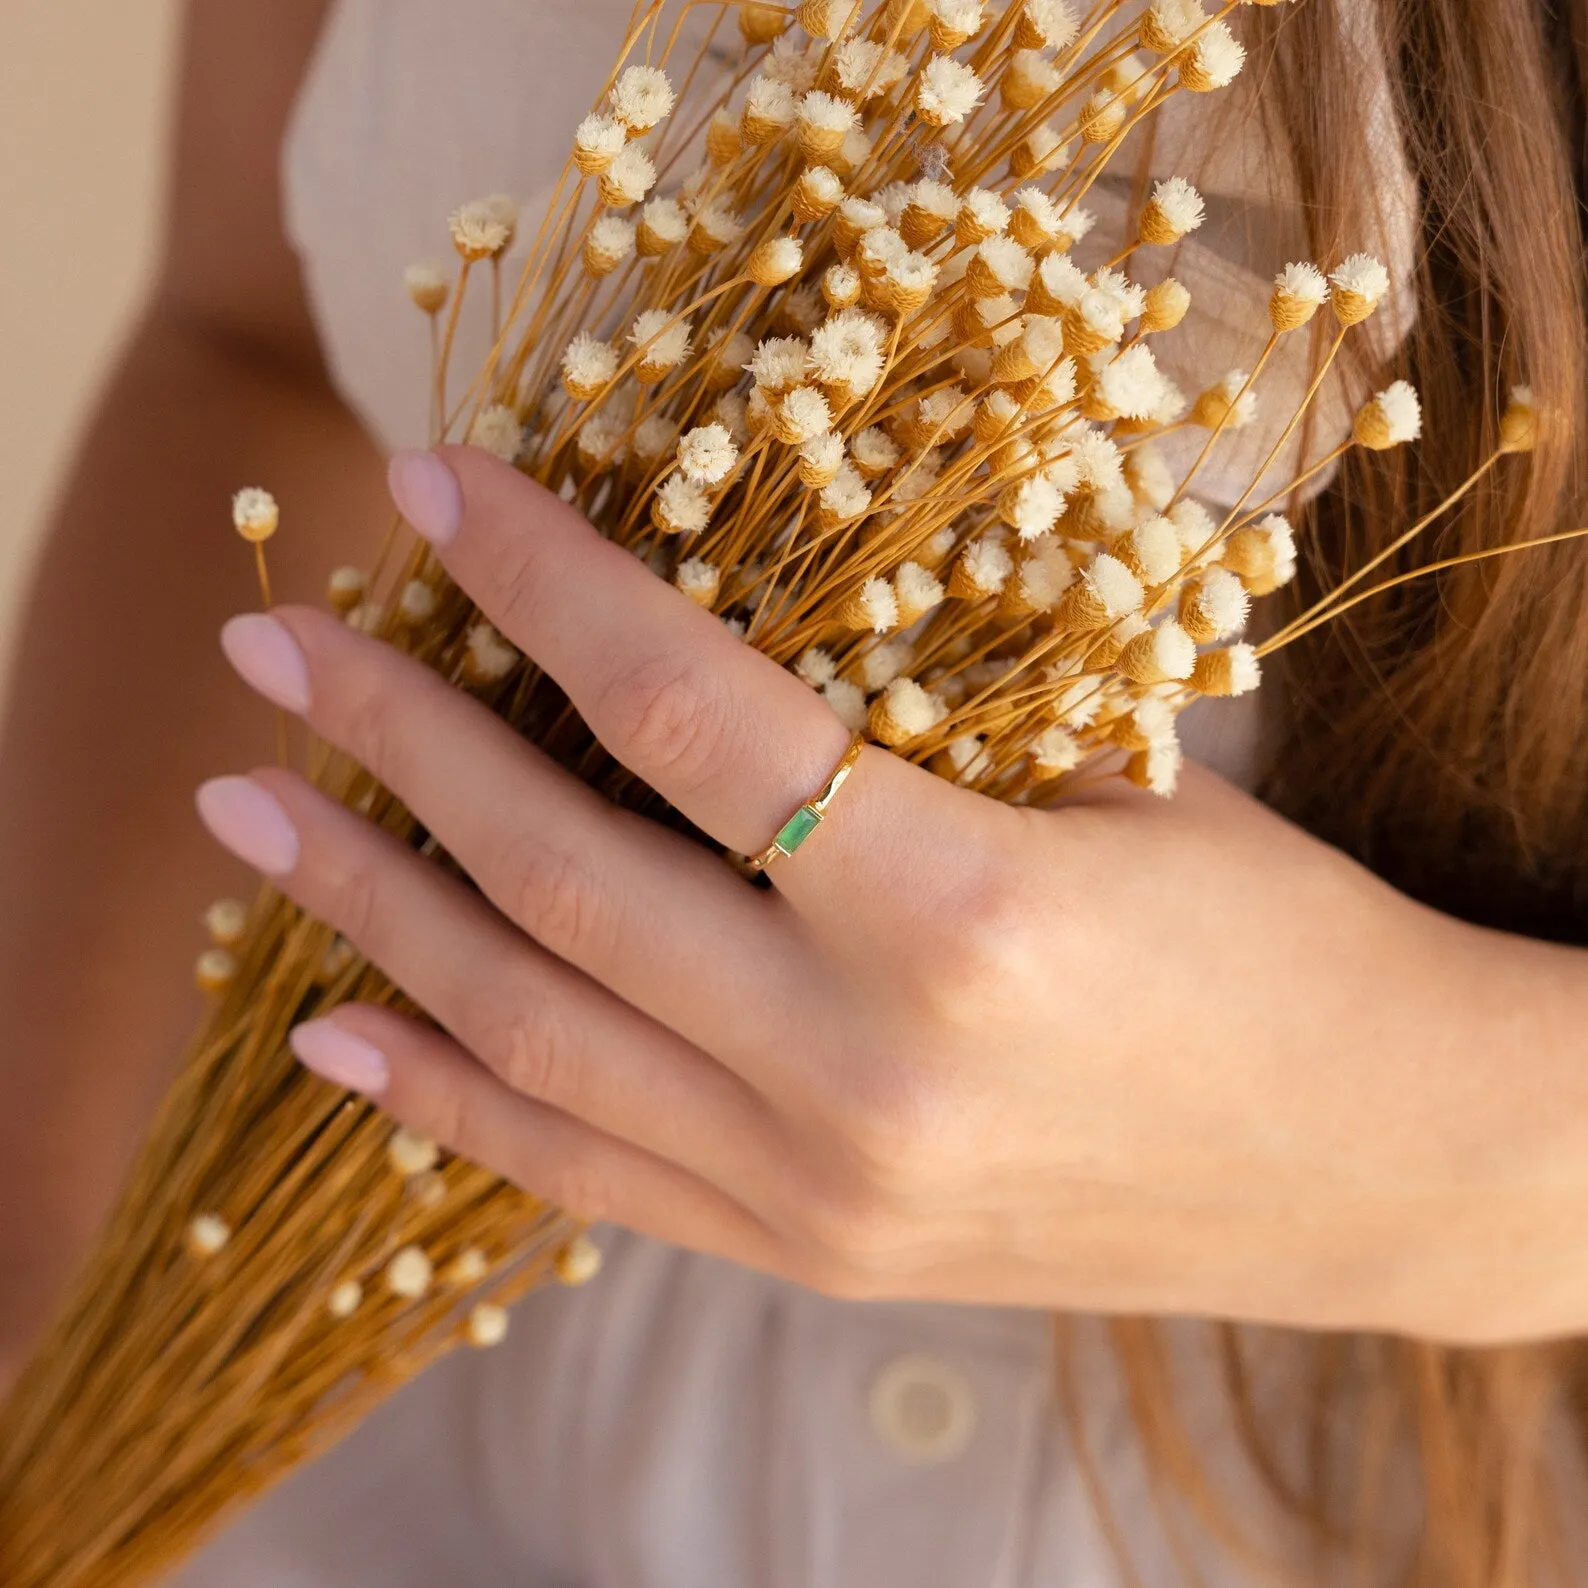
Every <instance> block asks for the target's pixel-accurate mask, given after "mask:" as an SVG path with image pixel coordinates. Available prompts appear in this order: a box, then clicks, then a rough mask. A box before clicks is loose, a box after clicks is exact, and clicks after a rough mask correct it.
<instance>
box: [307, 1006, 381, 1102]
mask: <svg viewBox="0 0 1588 1588" xmlns="http://www.w3.org/2000/svg"><path fill="white" fill-rule="evenodd" d="M287 1041H288V1042H289V1043H290V1044H291V1046H292V1051H293V1052H294V1053H295V1054H297V1056H298V1060H299V1062H300V1063H301V1064H303V1065H304V1066H305V1067H306V1068H308V1069H311V1070H313V1071H314V1073H315V1074H316V1075H322V1076H324V1077H325V1079H326V1080H328V1081H329V1082H330V1083H331V1084H332V1085H333V1086H345V1087H346V1088H347V1089H348V1091H350V1092H364V1093H366V1094H369V1093H375V1092H381V1091H384V1090H385V1087H386V1082H387V1079H388V1078H389V1076H390V1074H391V1070H390V1067H389V1066H388V1065H387V1063H386V1055H385V1054H384V1053H382V1052H381V1051H380V1049H379V1048H376V1047H371V1046H370V1044H369V1043H367V1042H366V1041H365V1040H364V1039H363V1038H362V1037H355V1036H354V1035H353V1033H352V1032H351V1031H344V1030H343V1029H342V1028H341V1027H340V1026H339V1025H336V1024H335V1023H334V1022H332V1021H330V1020H310V1021H308V1022H307V1023H306V1024H304V1025H301V1026H294V1027H293V1028H292V1030H291V1031H290V1032H288V1033H287Z"/></svg>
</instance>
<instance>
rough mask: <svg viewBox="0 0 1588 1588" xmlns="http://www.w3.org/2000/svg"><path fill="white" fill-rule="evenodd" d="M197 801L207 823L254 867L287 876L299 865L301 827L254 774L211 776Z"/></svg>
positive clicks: (205, 823)
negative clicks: (261, 786)
mask: <svg viewBox="0 0 1588 1588" xmlns="http://www.w3.org/2000/svg"><path fill="white" fill-rule="evenodd" d="M196 803H197V805H198V813H199V818H200V820H202V821H203V823H204V825H205V826H206V827H207V828H209V830H210V831H211V832H212V833H213V834H214V835H215V836H216V838H217V839H219V840H220V842H221V843H223V844H224V845H225V846H226V847H227V848H228V849H229V850H231V852H232V853H233V854H234V855H236V856H237V858H238V859H239V860H246V861H247V862H248V864H249V865H251V866H252V867H253V868H254V870H256V871H262V872H264V874H265V875H266V876H267V877H284V876H285V875H286V874H287V873H288V872H289V871H291V870H292V868H293V867H294V866H295V865H297V863H298V849H299V845H298V833H297V829H296V828H295V827H294V826H293V825H292V822H291V821H290V820H289V819H288V816H287V813H286V812H285V811H284V810H283V809H282V808H281V804H280V802H279V801H278V800H276V799H275V798H274V797H273V796H271V795H269V794H267V793H266V792H265V791H264V790H263V789H262V788H260V786H259V785H258V784H257V783H255V782H254V781H253V780H252V779H251V778H246V777H217V778H211V779H210V781H209V782H208V783H205V784H202V785H201V786H200V788H199V791H198V794H197V796H196Z"/></svg>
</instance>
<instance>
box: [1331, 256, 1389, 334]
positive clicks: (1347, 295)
mask: <svg viewBox="0 0 1588 1588" xmlns="http://www.w3.org/2000/svg"><path fill="white" fill-rule="evenodd" d="M1329 285H1330V286H1331V287H1333V288H1334V312H1335V314H1336V316H1337V317H1338V319H1339V321H1340V324H1341V325H1360V324H1361V322H1362V321H1363V320H1365V319H1367V318H1368V316H1369V315H1371V314H1372V313H1373V311H1374V310H1375V309H1377V308H1378V306H1379V304H1381V303H1382V302H1383V301H1384V298H1385V295H1386V294H1387V293H1388V292H1389V289H1390V278H1389V271H1387V270H1386V269H1385V268H1384V266H1383V265H1382V264H1381V263H1380V262H1379V261H1378V260H1377V259H1375V258H1374V257H1373V256H1372V255H1371V254H1352V255H1351V257H1350V258H1349V259H1347V260H1346V261H1345V263H1344V264H1342V265H1341V266H1340V268H1339V269H1338V270H1336V271H1335V273H1334V274H1333V275H1332V276H1330V277H1329Z"/></svg>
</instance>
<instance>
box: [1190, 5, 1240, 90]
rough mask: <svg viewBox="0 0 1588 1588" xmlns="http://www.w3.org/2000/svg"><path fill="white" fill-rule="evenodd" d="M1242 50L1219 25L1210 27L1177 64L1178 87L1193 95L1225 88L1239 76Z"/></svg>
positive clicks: (1233, 36) (1220, 23) (1231, 35)
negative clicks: (1178, 72)
mask: <svg viewBox="0 0 1588 1588" xmlns="http://www.w3.org/2000/svg"><path fill="white" fill-rule="evenodd" d="M1245 64H1246V50H1245V48H1244V46H1242V45H1241V44H1239V43H1238V42H1237V41H1236V38H1235V35H1234V34H1233V33H1231V32H1230V30H1229V27H1228V26H1227V25H1226V24H1225V23H1223V22H1214V23H1212V24H1210V25H1209V26H1208V27H1207V28H1206V29H1205V30H1204V31H1203V33H1202V35H1201V36H1200V37H1199V38H1198V39H1197V41H1196V43H1195V44H1193V45H1192V46H1191V49H1190V51H1189V52H1188V55H1186V56H1182V57H1181V60H1180V86H1181V87H1182V88H1189V89H1190V90H1191V91H1192V93H1194V94H1207V93H1211V92H1213V91H1214V90H1215V89H1219V88H1227V87H1229V85H1230V84H1231V83H1233V82H1234V81H1235V79H1236V78H1237V77H1238V76H1240V72H1241V68H1242V67H1243V66H1244V65H1245Z"/></svg>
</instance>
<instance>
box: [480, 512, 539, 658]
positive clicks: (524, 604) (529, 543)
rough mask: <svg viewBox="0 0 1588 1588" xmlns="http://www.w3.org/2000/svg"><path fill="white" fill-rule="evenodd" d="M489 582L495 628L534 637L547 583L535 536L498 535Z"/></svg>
mask: <svg viewBox="0 0 1588 1588" xmlns="http://www.w3.org/2000/svg"><path fill="white" fill-rule="evenodd" d="M486 579H487V580H488V582H489V585H490V591H489V594H488V596H487V595H486V593H485V592H482V602H483V603H484V604H486V605H488V606H489V608H490V610H491V613H492V615H493V619H494V620H495V622H496V626H497V627H498V628H499V629H501V630H502V632H503V633H505V634H533V633H535V632H536V631H537V630H538V628H539V627H540V612H541V602H542V601H543V600H544V599H545V596H544V591H545V589H546V586H547V581H546V578H545V576H544V569H543V559H542V557H541V551H540V547H539V545H538V544H537V541H536V537H535V536H534V535H528V534H525V535H511V534H510V535H499V536H496V537H494V544H493V545H492V547H491V555H490V558H489V568H488V569H487V570H486Z"/></svg>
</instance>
